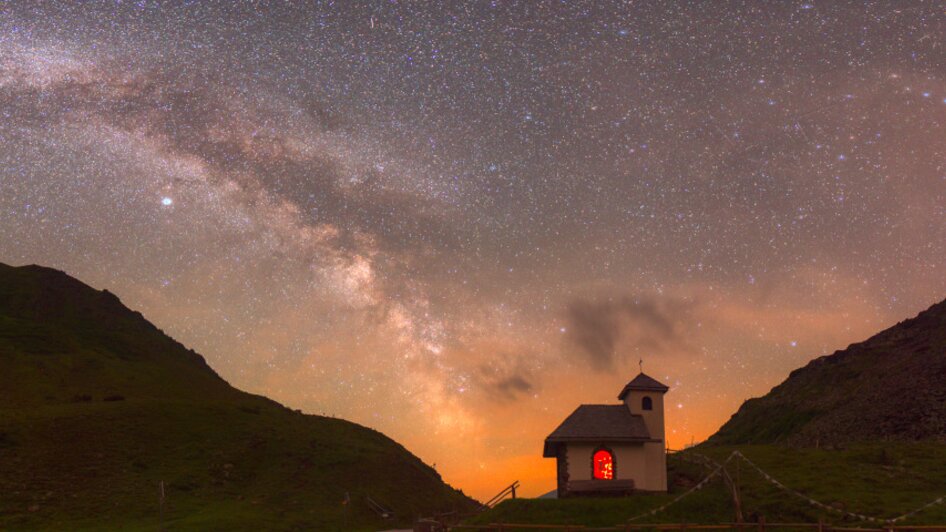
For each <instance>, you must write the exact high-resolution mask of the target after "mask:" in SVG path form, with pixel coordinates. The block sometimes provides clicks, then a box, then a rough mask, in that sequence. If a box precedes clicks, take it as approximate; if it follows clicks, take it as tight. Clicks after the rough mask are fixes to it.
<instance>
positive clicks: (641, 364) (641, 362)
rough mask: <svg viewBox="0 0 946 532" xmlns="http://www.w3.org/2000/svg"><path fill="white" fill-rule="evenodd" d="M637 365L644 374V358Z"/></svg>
mask: <svg viewBox="0 0 946 532" xmlns="http://www.w3.org/2000/svg"><path fill="white" fill-rule="evenodd" d="M637 365H638V366H640V367H641V373H644V359H643V358H642V359H640V360H639V361H638V362H637Z"/></svg>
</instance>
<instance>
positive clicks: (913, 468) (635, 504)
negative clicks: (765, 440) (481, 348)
mask: <svg viewBox="0 0 946 532" xmlns="http://www.w3.org/2000/svg"><path fill="white" fill-rule="evenodd" d="M734 450H739V451H740V452H741V453H743V454H744V455H745V456H746V457H747V458H748V459H750V460H752V461H753V462H754V463H755V464H756V465H758V466H759V467H760V468H762V469H763V470H765V471H766V472H768V473H769V474H770V475H772V476H773V477H775V478H776V479H778V480H779V481H780V482H781V483H782V484H784V485H786V486H789V487H791V488H793V489H794V490H796V491H799V492H801V493H803V494H804V495H807V496H808V497H811V498H813V499H815V500H818V501H820V502H823V503H825V504H829V505H831V506H832V507H834V508H836V509H837V510H839V511H847V512H851V513H860V514H865V515H869V516H874V517H878V518H884V519H889V518H894V517H898V516H900V515H902V514H904V513H906V512H908V511H911V510H913V509H915V508H917V507H919V506H922V505H924V504H926V503H928V502H930V501H932V500H933V499H936V498H937V497H940V496H942V495H944V494H946V446H944V445H942V444H937V443H932V442H924V443H889V444H888V443H884V444H880V443H878V444H862V445H857V446H851V447H849V448H845V449H831V450H825V449H791V448H785V447H778V446H768V445H763V446H740V447H707V448H699V449H697V450H694V451H686V452H685V454H683V455H681V456H676V457H674V456H671V459H670V470H671V475H670V478H671V489H670V492H669V493H667V494H641V495H636V496H632V497H624V498H594V499H592V498H573V499H564V500H540V499H519V500H510V501H506V502H504V503H502V504H500V505H499V506H498V507H496V508H495V509H493V510H491V511H489V512H487V513H485V514H482V515H480V516H477V517H476V518H475V519H473V520H471V521H470V523H471V524H488V523H500V522H502V523H523V524H572V525H584V526H612V525H617V524H624V523H625V522H626V521H627V520H628V519H629V518H632V517H635V516H638V515H640V514H647V512H649V511H650V510H652V509H654V508H657V507H659V506H661V505H663V504H666V503H668V502H670V501H672V500H673V499H675V498H676V497H677V496H678V495H680V494H681V493H683V492H685V491H687V490H688V489H689V488H690V487H691V486H693V485H694V484H695V483H696V482H698V481H699V480H700V479H701V478H703V477H704V476H705V475H706V474H708V472H709V470H708V469H707V468H705V467H703V466H701V465H699V464H696V463H693V462H690V461H685V460H683V458H684V457H689V458H696V456H695V454H694V453H701V454H704V455H706V456H709V457H710V458H712V459H714V460H717V461H718V462H722V461H724V460H725V459H726V458H727V457H728V456H729V455H730V454H731V453H732V452H733V451H734ZM739 462H740V461H738V460H735V459H734V460H733V461H731V462H729V463H728V464H727V465H726V470H727V472H728V473H729V475H730V476H731V478H733V479H734V481H736V482H737V483H738V486H739V493H740V498H741V505H742V513H743V516H744V518H746V519H754V518H757V517H758V516H763V517H765V519H766V520H767V521H768V522H815V521H817V520H819V519H823V520H825V521H826V522H829V523H845V524H849V525H855V524H857V525H861V526H877V525H876V524H873V525H872V524H871V523H869V522H862V521H857V520H856V519H854V518H851V517H845V516H844V515H843V514H841V513H839V512H836V511H828V510H824V509H821V508H818V507H816V506H813V505H811V504H809V503H808V502H806V501H804V500H802V499H800V498H797V497H795V496H793V495H791V494H788V493H786V492H785V491H782V490H780V489H778V488H777V487H776V486H773V485H772V484H771V483H769V482H768V481H766V480H765V479H764V478H762V477H761V476H760V475H759V474H758V473H757V472H756V471H755V470H753V469H752V468H751V467H749V466H748V465H747V464H745V463H744V462H743V463H739ZM737 464H738V465H737ZM734 519H735V512H734V505H733V502H732V492H731V490H730V488H729V486H728V485H727V484H726V483H725V482H724V481H722V480H721V479H720V478H717V479H715V480H713V481H711V482H709V483H708V484H707V485H706V487H705V488H703V489H702V490H699V491H695V492H693V493H692V494H691V495H689V496H687V497H686V498H684V499H682V500H681V501H680V502H678V503H676V504H674V505H672V506H670V507H669V508H667V509H666V510H665V511H662V512H659V513H656V514H653V515H650V514H647V515H644V516H642V517H640V518H639V519H637V520H635V521H634V522H637V523H681V522H688V523H724V522H732V521H733V520H734ZM943 523H946V505H935V506H933V507H931V508H928V509H926V510H925V511H923V512H921V513H919V514H917V515H915V516H913V517H911V518H909V519H906V520H904V521H901V522H898V523H897V524H914V525H918V524H943Z"/></svg>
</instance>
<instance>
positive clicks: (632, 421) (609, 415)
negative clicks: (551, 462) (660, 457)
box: [542, 404, 652, 457]
mask: <svg viewBox="0 0 946 532" xmlns="http://www.w3.org/2000/svg"><path fill="white" fill-rule="evenodd" d="M651 440H652V438H651V436H650V433H649V432H648V431H647V426H646V425H644V418H643V417H641V416H639V415H635V414H632V413H631V411H630V410H629V409H628V408H627V406H626V405H623V404H620V405H581V406H579V407H578V408H577V409H575V411H574V412H572V414H571V415H570V416H568V417H567V418H565V421H562V424H561V425H559V426H558V428H557V429H555V430H553V431H552V433H551V434H549V436H548V437H547V438H546V439H545V449H544V451H543V453H542V454H543V456H545V457H554V456H555V447H557V444H559V443H571V442H583V441H584V442H592V443H598V442H601V443H617V442H646V441H651Z"/></svg>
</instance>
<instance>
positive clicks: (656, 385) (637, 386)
mask: <svg viewBox="0 0 946 532" xmlns="http://www.w3.org/2000/svg"><path fill="white" fill-rule="evenodd" d="M669 389H670V387H669V386H667V385H665V384H661V383H660V382H659V381H657V379H654V378H653V377H651V376H649V375H645V374H644V372H643V371H642V372H640V374H638V375H637V376H636V377H634V378H633V379H631V382H629V383H627V384H626V385H625V386H624V389H623V390H621V393H620V394H619V395H618V400H620V401H623V400H624V398H625V397H626V396H627V394H628V393H630V392H632V391H639V392H657V393H667V390H669Z"/></svg>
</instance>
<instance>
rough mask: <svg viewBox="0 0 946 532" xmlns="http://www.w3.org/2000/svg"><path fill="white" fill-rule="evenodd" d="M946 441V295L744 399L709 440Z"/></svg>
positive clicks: (821, 442) (796, 442)
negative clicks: (880, 330) (754, 397)
mask: <svg viewBox="0 0 946 532" xmlns="http://www.w3.org/2000/svg"><path fill="white" fill-rule="evenodd" d="M924 439H934V440H939V441H946V301H944V302H941V303H938V304H936V305H933V306H932V307H930V308H929V309H927V310H926V311H924V312H922V313H920V314H919V315H918V316H917V317H915V318H913V319H909V320H906V321H903V322H901V323H898V324H897V325H895V326H893V327H891V328H889V329H887V330H885V331H883V332H881V333H879V334H877V335H875V336H873V337H872V338H870V339H868V340H866V341H864V342H861V343H857V344H853V345H851V346H849V347H848V348H847V349H845V350H843V351H837V352H835V353H834V354H832V355H829V356H824V357H820V358H817V359H815V360H812V361H811V362H810V363H809V364H808V365H807V366H805V367H803V368H801V369H798V370H795V371H793V372H792V373H791V374H790V375H789V377H788V379H786V380H785V382H783V383H781V384H779V385H778V386H776V387H775V388H773V389H772V391H771V392H769V393H768V394H766V395H765V396H763V397H759V398H756V399H750V400H748V401H746V402H745V403H744V404H743V405H742V406H741V407H740V408H739V410H738V411H737V412H736V413H735V415H733V417H732V419H730V420H729V421H728V422H727V423H726V424H724V425H723V426H722V428H720V429H719V432H717V433H716V434H715V435H713V436H712V437H711V438H710V439H709V441H710V443H713V444H748V443H756V444H758V443H788V444H792V445H810V446H825V445H833V444H838V443H847V442H856V441H876V440H901V441H913V440H924Z"/></svg>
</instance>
